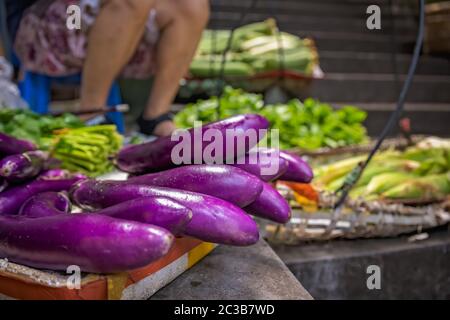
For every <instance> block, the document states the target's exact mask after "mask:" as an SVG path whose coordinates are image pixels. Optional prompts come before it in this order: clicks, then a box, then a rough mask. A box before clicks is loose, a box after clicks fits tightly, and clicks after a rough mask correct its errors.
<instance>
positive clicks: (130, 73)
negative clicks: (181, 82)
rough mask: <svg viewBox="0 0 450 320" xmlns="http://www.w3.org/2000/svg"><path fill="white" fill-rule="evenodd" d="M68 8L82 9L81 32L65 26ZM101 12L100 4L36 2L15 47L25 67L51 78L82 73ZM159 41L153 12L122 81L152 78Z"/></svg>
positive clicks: (94, 1) (95, 1) (93, 0)
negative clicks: (93, 28) (95, 24)
mask: <svg viewBox="0 0 450 320" xmlns="http://www.w3.org/2000/svg"><path fill="white" fill-rule="evenodd" d="M69 5H78V6H79V7H80V9H81V29H75V30H69V28H68V27H67V25H66V22H67V18H68V14H67V8H68V6H69ZM100 10H101V0H39V1H38V2H36V3H35V4H34V5H33V6H31V7H30V8H29V9H27V11H25V13H24V16H23V18H22V20H21V22H20V26H19V29H18V32H17V36H16V40H15V43H14V49H15V52H16V54H17V56H18V57H19V59H20V61H21V63H22V65H23V67H24V68H25V69H26V70H30V71H34V72H37V73H42V74H46V75H50V76H68V75H73V74H77V73H80V72H81V70H82V68H83V62H84V60H85V58H86V51H87V50H86V49H87V40H88V35H89V30H90V28H91V26H92V25H93V23H94V22H95V18H96V16H97V15H98V13H99V11H100ZM118 23H122V22H118ZM158 38H159V29H158V26H157V25H156V11H155V10H152V11H151V12H150V14H149V17H148V20H147V25H146V30H145V33H144V36H143V37H142V39H141V41H140V43H139V45H138V47H137V49H136V51H135V53H134V55H133V57H132V58H131V59H130V61H129V62H128V63H127V65H126V66H124V68H123V70H122V73H121V75H122V76H123V77H125V78H135V79H143V78H147V77H149V76H150V75H152V74H153V72H154V66H155V56H156V52H155V51H156V50H155V49H156V44H157V41H158ZM105 58H106V57H105Z"/></svg>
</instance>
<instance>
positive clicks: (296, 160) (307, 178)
mask: <svg viewBox="0 0 450 320" xmlns="http://www.w3.org/2000/svg"><path fill="white" fill-rule="evenodd" d="M280 157H281V158H283V159H284V160H286V161H287V162H288V169H287V171H286V172H285V173H284V174H283V175H281V177H280V180H285V181H293V182H301V183H309V182H311V180H312V179H313V178H314V174H313V171H312V169H311V167H310V166H309V164H308V163H307V162H306V161H305V160H303V159H302V157H300V156H298V155H296V154H293V153H290V152H287V151H280Z"/></svg>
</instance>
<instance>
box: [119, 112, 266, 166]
mask: <svg viewBox="0 0 450 320" xmlns="http://www.w3.org/2000/svg"><path fill="white" fill-rule="evenodd" d="M268 127H269V122H268V121H267V119H266V118H264V117H262V116H260V115H257V114H248V115H240V116H235V117H231V118H228V119H225V120H221V121H217V122H214V123H210V124H207V125H205V126H203V127H201V128H197V129H190V130H188V131H186V132H184V133H186V134H185V135H183V134H181V135H180V136H179V137H175V136H172V137H162V138H159V139H156V140H154V141H151V142H147V143H144V144H139V145H130V146H127V147H125V148H123V149H122V150H121V151H120V152H119V154H118V155H117V157H116V159H115V163H116V166H117V167H118V168H119V169H121V170H123V171H125V172H129V173H142V172H150V171H151V172H155V171H160V170H165V169H169V168H171V167H174V166H175V165H178V164H181V163H179V162H178V160H181V159H184V160H186V161H185V162H184V163H183V164H201V163H204V160H208V161H206V163H213V162H212V161H213V159H215V160H217V161H218V162H220V161H221V163H225V161H227V160H229V159H231V158H233V159H234V158H236V157H239V156H241V155H243V154H245V153H246V152H247V151H248V150H250V149H251V148H253V147H254V146H255V145H256V144H257V143H258V141H259V140H260V139H262V138H263V137H264V135H265V133H266V132H265V130H267V129H268ZM216 134H217V135H216ZM208 135H211V136H208ZM231 135H234V138H233V136H231ZM249 136H253V138H254V139H248V137H249ZM204 140H208V141H204ZM212 140H214V142H209V141H212ZM216 140H218V141H216ZM238 142H239V143H238ZM184 143H186V145H189V149H190V150H183V151H181V150H177V148H176V146H179V145H182V144H183V145H184ZM215 144H218V145H220V147H217V150H215V151H216V152H213V150H210V152H205V151H207V150H208V149H209V148H212V147H211V146H210V145H215ZM208 146H209V148H208ZM181 149H182V148H181ZM205 149H206V150H205ZM213 149H214V148H213ZM172 152H174V153H175V156H176V157H177V158H179V159H178V160H177V161H173V160H174V159H173V155H172ZM184 152H189V154H183V153H184ZM204 152H205V153H207V155H206V156H207V157H209V156H211V159H203V154H204ZM213 153H214V155H213V156H214V158H213V157H212V154H213ZM196 155H197V156H196ZM209 161H211V162H209ZM186 162H189V163H186ZM218 162H215V163H218Z"/></svg>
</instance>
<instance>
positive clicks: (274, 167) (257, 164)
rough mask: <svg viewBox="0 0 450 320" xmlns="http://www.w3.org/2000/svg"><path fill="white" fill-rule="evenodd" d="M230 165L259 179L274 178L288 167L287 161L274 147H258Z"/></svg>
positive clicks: (267, 180)
mask: <svg viewBox="0 0 450 320" xmlns="http://www.w3.org/2000/svg"><path fill="white" fill-rule="evenodd" d="M232 166H234V167H237V168H240V169H242V170H245V171H247V172H248V173H251V174H253V175H255V176H257V177H259V178H260V179H261V180H263V181H266V182H269V181H273V180H276V179H277V178H278V177H280V176H281V175H283V174H284V173H285V172H286V171H287V169H288V162H287V161H286V160H285V159H283V158H281V157H280V154H279V151H278V150H275V149H266V148H259V149H258V150H256V151H250V152H249V153H247V154H246V155H244V156H242V157H241V158H239V159H237V160H236V162H235V163H234V164H232Z"/></svg>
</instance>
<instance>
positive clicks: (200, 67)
mask: <svg viewBox="0 0 450 320" xmlns="http://www.w3.org/2000/svg"><path fill="white" fill-rule="evenodd" d="M221 68H222V64H221V62H211V61H208V60H200V59H197V60H194V61H192V63H191V66H190V69H189V71H190V73H191V74H192V75H193V76H195V77H211V76H218V75H219V74H220V72H221ZM253 73H254V72H253V69H252V67H251V66H250V65H249V64H246V63H244V62H240V61H226V62H225V66H224V75H226V76H251V75H252V74H253Z"/></svg>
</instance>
